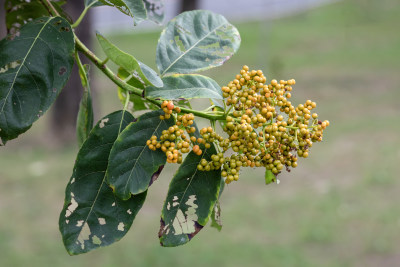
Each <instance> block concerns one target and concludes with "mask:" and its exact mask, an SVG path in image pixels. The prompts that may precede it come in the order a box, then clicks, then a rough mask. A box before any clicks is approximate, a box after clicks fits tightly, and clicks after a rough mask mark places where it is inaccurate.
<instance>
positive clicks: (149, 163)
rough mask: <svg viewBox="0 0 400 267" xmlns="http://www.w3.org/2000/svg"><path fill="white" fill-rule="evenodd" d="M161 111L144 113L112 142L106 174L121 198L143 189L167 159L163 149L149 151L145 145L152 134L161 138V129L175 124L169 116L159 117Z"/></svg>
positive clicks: (126, 197) (153, 178) (158, 172)
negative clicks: (162, 118)
mask: <svg viewBox="0 0 400 267" xmlns="http://www.w3.org/2000/svg"><path fill="white" fill-rule="evenodd" d="M162 114H164V113H163V111H162V110H156V111H152V112H148V113H145V114H143V115H142V116H140V117H139V119H138V121H137V122H134V123H131V124H130V125H129V126H128V127H126V129H125V130H124V131H123V132H122V133H121V135H120V136H119V137H118V139H117V141H116V142H115V143H114V146H113V148H112V150H111V153H110V159H109V163H108V169H107V176H108V181H109V183H110V185H111V187H113V188H114V193H115V194H116V195H117V196H118V197H119V198H121V199H129V198H130V197H131V195H136V194H139V193H141V192H144V191H146V190H147V188H148V187H149V185H150V184H151V183H152V182H153V181H154V180H155V178H157V177H158V175H159V174H160V171H161V170H162V168H163V166H164V164H165V162H166V160H167V158H166V156H165V154H164V152H162V151H161V150H156V151H153V150H150V149H149V147H148V146H147V145H146V142H147V140H149V139H150V137H151V136H152V135H155V136H157V137H160V135H161V132H162V131H163V130H167V129H168V128H169V127H170V126H172V125H174V119H173V118H172V117H171V118H170V119H168V120H160V115H162Z"/></svg>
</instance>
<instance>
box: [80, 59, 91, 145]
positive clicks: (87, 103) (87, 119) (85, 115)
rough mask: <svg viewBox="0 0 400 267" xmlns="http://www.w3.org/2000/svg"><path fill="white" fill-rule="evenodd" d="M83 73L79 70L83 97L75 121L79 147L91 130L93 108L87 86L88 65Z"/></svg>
mask: <svg viewBox="0 0 400 267" xmlns="http://www.w3.org/2000/svg"><path fill="white" fill-rule="evenodd" d="M83 67H84V68H85V71H82V70H81V69H80V68H79V75H80V77H81V81H82V86H83V95H82V99H81V102H80V104H79V111H78V117H77V119H76V136H77V138H78V144H79V147H80V146H82V144H83V142H84V141H85V140H86V138H87V137H88V136H89V133H90V131H91V130H92V128H93V120H94V119H93V106H92V95H91V92H90V84H89V65H84V66H83Z"/></svg>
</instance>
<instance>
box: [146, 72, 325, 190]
mask: <svg viewBox="0 0 400 267" xmlns="http://www.w3.org/2000/svg"><path fill="white" fill-rule="evenodd" d="M266 81H267V79H266V77H265V76H264V74H263V72H262V71H261V70H257V71H256V70H251V71H249V68H248V67H247V66H243V68H242V70H241V71H240V74H238V75H236V77H235V79H234V80H233V81H231V82H229V84H228V85H227V86H224V87H222V92H223V97H224V98H225V106H226V109H225V111H224V112H225V120H223V121H222V122H223V124H224V126H223V131H224V132H225V133H226V134H227V136H226V137H223V136H221V135H219V134H218V133H216V132H215V130H214V129H213V128H212V127H207V128H203V129H201V130H200V135H201V137H200V138H196V137H195V136H194V135H193V133H194V132H195V128H194V127H191V125H192V123H193V119H194V116H193V114H191V113H189V114H184V115H181V114H179V113H180V110H179V108H174V105H173V103H172V102H170V101H164V103H163V104H162V106H161V108H162V109H163V110H164V112H165V115H163V116H162V117H163V118H166V119H167V118H169V117H170V116H171V114H172V113H173V111H175V112H176V125H174V126H173V127H170V129H169V130H168V131H164V132H163V133H162V136H161V138H160V141H157V138H156V137H155V136H153V137H152V138H151V139H150V140H148V145H149V148H150V149H153V150H155V149H157V148H161V149H162V150H163V151H164V152H165V153H166V155H167V158H168V162H176V163H180V162H181V161H182V153H188V152H189V151H190V147H192V150H193V152H194V153H196V154H197V155H201V154H202V150H201V149H200V146H199V145H200V144H203V145H204V147H205V149H207V148H210V146H211V144H212V143H214V144H215V145H216V146H217V148H218V150H219V151H218V153H217V154H215V155H212V156H211V161H207V160H206V159H204V158H203V159H202V160H201V161H200V163H199V164H198V166H197V169H198V170H200V171H210V170H215V169H220V168H222V176H223V177H226V179H225V182H226V183H227V184H229V183H230V182H232V181H234V180H238V179H239V171H240V169H241V167H264V168H266V169H267V170H270V171H271V172H272V173H274V174H275V175H277V174H279V173H280V172H281V171H282V170H283V169H284V168H285V169H286V170H287V171H290V168H295V167H297V159H298V157H304V158H307V157H308V155H309V150H310V147H312V145H313V143H314V142H320V141H322V136H323V131H324V130H325V129H326V127H327V126H329V121H323V122H322V121H319V120H318V114H317V113H312V112H311V111H312V110H313V109H314V108H315V107H316V103H315V102H312V101H311V100H307V101H306V102H305V103H304V104H299V105H297V106H294V105H292V103H291V102H290V101H289V99H290V98H291V96H292V95H291V92H292V90H293V88H292V86H293V85H294V84H295V83H296V82H295V80H294V79H291V80H287V81H285V80H280V81H279V82H278V81H277V80H271V82H270V83H269V84H267V83H266ZM163 118H162V119H163ZM184 131H186V132H187V133H188V134H189V136H188V137H187V136H186V135H185V134H184ZM225 154H229V155H225Z"/></svg>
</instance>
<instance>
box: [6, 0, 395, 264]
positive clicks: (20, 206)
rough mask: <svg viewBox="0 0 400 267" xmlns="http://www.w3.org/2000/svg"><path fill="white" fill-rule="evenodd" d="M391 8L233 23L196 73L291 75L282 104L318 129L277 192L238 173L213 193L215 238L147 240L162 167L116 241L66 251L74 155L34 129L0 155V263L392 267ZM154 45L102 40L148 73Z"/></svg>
mask: <svg viewBox="0 0 400 267" xmlns="http://www.w3.org/2000/svg"><path fill="white" fill-rule="evenodd" d="M399 12H400V5H399V4H398V1H397V0H383V1H373V0H348V1H340V2H337V3H333V4H330V5H326V6H323V7H319V8H316V9H313V10H310V11H307V12H305V13H302V14H298V15H295V16H292V17H286V18H282V19H278V20H273V21H262V20H261V21H258V22H248V23H239V24H235V23H234V24H235V25H236V26H237V27H238V29H239V31H240V33H241V36H242V45H241V48H240V50H239V52H238V53H237V54H236V55H235V56H234V57H233V58H232V59H231V60H230V61H228V62H227V63H226V64H225V65H224V66H222V67H220V68H216V69H212V70H210V71H208V72H207V73H206V75H210V76H211V77H213V78H214V79H215V80H217V81H218V82H219V83H220V84H221V85H222V84H224V83H226V82H227V81H229V80H231V79H232V78H233V77H234V75H235V74H236V73H237V72H238V71H239V70H240V68H241V66H242V65H244V64H247V65H249V66H250V68H254V69H263V70H264V73H266V75H267V78H269V79H272V78H277V79H290V78H295V79H296V82H297V84H296V86H295V88H294V92H293V97H292V98H293V99H292V102H294V103H304V101H305V100H306V99H311V100H313V101H316V102H317V104H318V106H317V112H318V114H319V115H320V118H322V119H328V120H329V121H330V122H331V126H330V127H329V128H328V130H327V131H326V134H325V136H324V141H323V142H322V143H318V144H316V145H315V146H313V148H312V150H311V154H310V157H309V158H308V159H307V160H304V159H303V160H300V164H299V167H298V168H296V169H295V170H293V171H292V172H291V173H283V174H281V175H280V180H281V183H280V184H279V185H276V184H274V185H269V186H265V185H264V182H263V172H262V171H261V170H251V169H250V170H245V171H243V172H242V174H241V180H240V181H239V182H237V183H233V184H231V185H229V186H228V187H227V188H226V190H225V192H224V194H223V197H222V201H221V202H222V203H221V205H222V220H223V223H224V227H223V229H222V232H220V233H218V232H217V230H215V229H212V228H209V227H206V228H205V229H203V230H202V231H201V232H200V233H199V235H198V236H196V237H195V238H194V239H193V240H192V241H191V242H190V243H189V244H187V245H185V246H182V247H178V248H162V247H160V246H159V243H158V239H157V233H158V228H159V216H160V210H161V207H162V205H163V201H164V198H165V196H166V192H167V188H168V183H169V181H170V179H171V177H172V174H173V173H174V172H175V167H176V166H172V167H171V166H169V167H168V168H166V169H165V171H164V172H163V173H162V175H161V176H160V178H159V179H158V181H157V182H156V183H155V184H154V185H153V186H152V187H151V190H150V192H149V194H148V198H147V202H146V203H145V205H144V207H143V208H142V210H141V211H140V213H139V214H138V216H137V218H136V220H135V222H134V224H133V226H132V228H131V230H130V232H129V233H128V234H127V236H125V238H123V239H122V240H121V241H120V242H118V243H116V244H114V245H112V246H110V247H108V248H103V249H99V250H97V251H94V252H91V253H89V254H85V255H80V256H75V257H70V256H68V254H67V253H66V251H65V250H64V248H63V245H62V241H61V236H60V234H59V231H58V215H59V212H60V210H61V207H62V204H63V200H64V188H65V185H66V184H67V182H68V179H69V177H70V174H71V172H72V167H73V164H74V159H75V156H76V153H77V151H78V148H77V147H68V148H62V149H60V148H59V147H55V146H52V145H49V144H48V142H47V139H46V138H47V135H48V134H47V131H48V125H47V122H46V118H44V119H42V120H40V121H39V122H38V123H36V124H34V126H33V128H32V129H31V131H30V132H28V133H26V134H24V135H22V136H21V137H20V138H19V139H17V140H16V141H13V142H10V143H9V144H7V146H6V147H3V148H1V149H0V266H89V265H92V266H189V265H190V266H205V265H207V266H399V265H400V250H399V249H400V245H399V244H400V205H398V203H399V201H400V193H399V192H400V181H399V180H398V177H397V175H398V173H399V172H400V164H399V160H400V135H399V132H400V119H399V115H400V105H399V103H398V99H399V97H400V91H399V86H398V84H399V82H400V75H399V71H400V34H399V28H400V17H399V16H398V14H399ZM266 16H268V14H266ZM158 36H159V32H152V33H139V34H129V35H128V34H125V35H117V36H110V37H109V38H110V39H111V40H112V41H113V42H115V43H117V44H118V45H119V46H120V47H121V48H122V49H124V50H125V51H128V52H131V53H133V54H134V55H135V56H136V57H137V58H138V59H140V60H141V61H144V62H146V63H148V64H149V65H150V66H152V67H155V63H154V62H155V55H154V51H155V47H156V40H157V39H158ZM99 53H100V52H99ZM92 80H93V82H94V83H95V84H96V86H97V88H98V93H97V94H96V96H95V97H96V101H97V103H96V104H97V107H96V111H97V112H96V113H97V117H98V118H99V117H102V116H104V115H105V114H107V113H108V112H111V111H114V110H116V109H119V108H121V105H120V104H119V102H118V98H117V96H116V93H115V92H116V91H115V86H114V85H113V84H111V83H110V82H109V81H108V80H106V79H104V77H101V76H98V77H97V78H96V79H92Z"/></svg>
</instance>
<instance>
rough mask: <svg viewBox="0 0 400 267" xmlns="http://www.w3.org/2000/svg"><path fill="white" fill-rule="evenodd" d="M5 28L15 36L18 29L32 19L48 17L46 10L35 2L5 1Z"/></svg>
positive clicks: (34, 0)
mask: <svg viewBox="0 0 400 267" xmlns="http://www.w3.org/2000/svg"><path fill="white" fill-rule="evenodd" d="M4 7H5V11H6V21H5V22H6V27H7V30H8V32H9V33H12V34H15V33H16V32H17V31H18V30H19V28H20V27H21V26H22V25H24V24H26V23H27V22H29V21H32V19H36V18H40V17H43V16H46V15H48V14H49V13H48V11H47V9H46V8H45V7H44V6H43V5H42V4H41V3H40V2H39V1H37V0H33V1H27V0H6V1H5V4H4Z"/></svg>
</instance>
